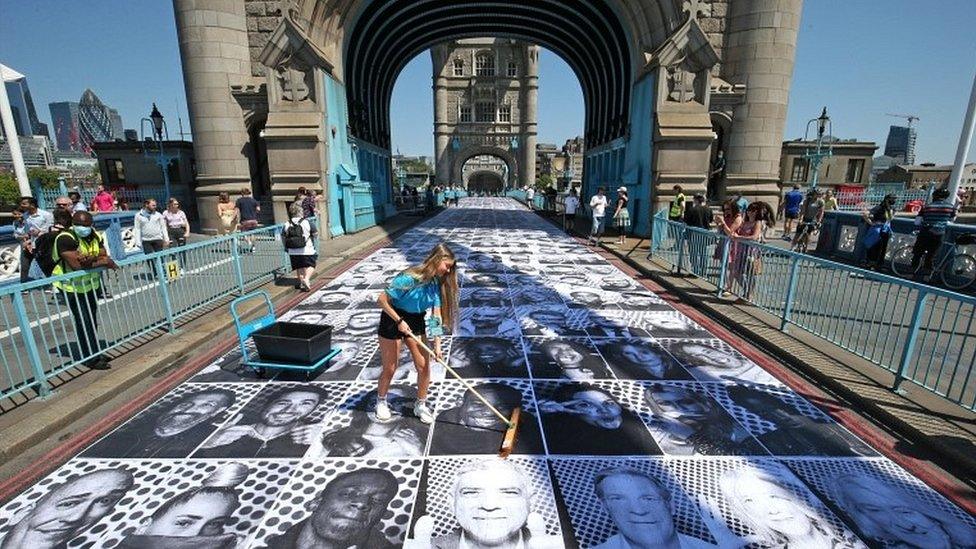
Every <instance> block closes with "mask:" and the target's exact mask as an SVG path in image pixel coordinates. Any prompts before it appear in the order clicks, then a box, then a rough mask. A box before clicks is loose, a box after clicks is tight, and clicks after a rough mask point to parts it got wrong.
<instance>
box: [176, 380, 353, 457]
mask: <svg viewBox="0 0 976 549" xmlns="http://www.w3.org/2000/svg"><path fill="white" fill-rule="evenodd" d="M340 387H341V388H340ZM344 388H345V387H344V386H338V387H335V388H334V389H333V392H335V391H342V390H343V389H344ZM330 396H331V398H330ZM338 396H340V395H335V394H332V395H330V392H329V390H328V389H326V388H325V387H324V386H322V385H312V384H284V383H282V384H274V385H269V386H267V387H265V389H264V390H263V391H262V392H261V393H259V394H258V395H257V396H255V397H254V398H253V399H251V401H250V402H248V403H247V404H246V405H245V406H244V408H243V409H242V410H241V411H240V412H239V413H237V414H235V415H234V417H233V418H232V419H231V420H230V421H228V422H227V423H226V424H225V425H223V426H221V428H220V429H218V430H217V432H215V433H214V434H213V435H212V436H211V437H210V438H208V439H207V440H206V441H204V443H203V444H201V445H200V448H199V449H198V450H197V451H196V453H194V457H201V458H214V457H234V458H261V457H294V458H297V457H301V456H303V455H304V454H305V451H306V450H308V447H309V445H310V444H311V443H312V439H313V438H314V437H315V435H316V433H317V432H318V430H319V428H318V425H317V424H318V422H319V420H320V419H321V418H322V416H323V415H324V414H325V413H327V412H328V411H331V410H332V409H333V408H334V407H335V404H336V402H337V401H338Z"/></svg>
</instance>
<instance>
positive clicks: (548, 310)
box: [516, 302, 589, 337]
mask: <svg viewBox="0 0 976 549" xmlns="http://www.w3.org/2000/svg"><path fill="white" fill-rule="evenodd" d="M516 312H517V315H518V317H519V321H520V322H521V327H522V334H523V335H526V336H549V337H556V336H585V335H586V331H585V330H584V327H585V326H586V323H587V322H588V320H589V317H588V315H587V312H586V311H582V310H579V309H569V308H567V307H564V306H563V304H562V302H560V303H558V304H550V305H537V306H535V307H520V308H518V309H517V310H516Z"/></svg>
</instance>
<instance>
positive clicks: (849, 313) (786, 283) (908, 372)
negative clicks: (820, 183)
mask: <svg viewBox="0 0 976 549" xmlns="http://www.w3.org/2000/svg"><path fill="white" fill-rule="evenodd" d="M652 256H653V257H655V258H657V259H659V260H662V261H663V262H664V263H666V264H669V265H671V267H672V268H673V269H675V270H677V271H678V272H681V271H686V272H689V273H691V274H693V275H695V276H697V277H699V278H702V279H704V280H707V281H708V282H709V283H710V284H712V285H713V286H714V287H715V288H716V291H717V292H719V293H723V292H728V293H730V294H732V295H735V296H738V297H740V298H742V299H744V300H746V301H748V302H750V303H752V304H754V305H756V306H757V307H759V308H760V309H762V310H764V311H766V312H768V313H771V314H773V315H776V316H777V317H779V318H780V323H781V324H780V328H781V329H782V330H784V331H785V330H787V329H788V328H789V327H790V326H791V325H792V326H797V327H800V328H802V329H804V330H806V331H808V332H810V333H812V334H815V335H817V336H819V337H821V338H823V339H825V340H827V341H829V342H831V343H833V344H835V345H837V346H839V347H842V348H844V349H846V350H848V351H850V352H852V353H854V354H856V355H858V356H860V357H863V358H864V359H866V360H868V361H870V362H871V363H873V364H875V365H876V366H879V367H882V368H884V369H886V370H888V371H890V372H892V373H893V374H895V382H894V386H893V389H896V390H897V389H898V388H899V387H900V386H901V384H902V383H903V382H904V381H906V380H907V381H911V382H913V383H916V384H918V385H919V386H921V387H924V388H926V389H928V390H930V391H932V392H934V393H935V394H937V395H940V396H942V397H944V398H946V399H948V400H949V401H951V402H954V403H956V404H959V405H960V406H963V407H964V408H967V409H970V410H976V374H974V371H973V370H974V365H976V325H974V320H976V298H973V297H970V296H966V295H962V294H958V293H955V292H951V291H948V290H943V289H941V288H934V287H931V286H927V285H924V284H918V283H915V282H911V281H908V280H903V279H900V278H895V277H892V276H888V275H884V274H880V273H876V272H872V271H867V270H864V269H859V268H856V267H852V266H849V265H844V264H842V263H837V262H834V261H829V260H826V259H822V258H818V257H813V256H809V255H804V254H798V253H794V252H791V251H788V250H784V249H781V248H775V247H772V246H768V245H764V244H758V243H755V242H751V241H743V240H736V241H732V240H730V239H729V238H727V237H725V236H723V235H720V234H718V233H716V232H710V231H706V230H702V229H697V228H692V227H688V226H686V225H684V224H683V223H677V222H673V221H669V220H668V219H666V218H665V217H663V216H662V215H661V214H660V213H659V214H658V215H656V216H655V217H654V236H653V238H652V239H651V253H650V255H649V256H648V257H652Z"/></svg>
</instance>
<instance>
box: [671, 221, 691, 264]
mask: <svg viewBox="0 0 976 549" xmlns="http://www.w3.org/2000/svg"><path fill="white" fill-rule="evenodd" d="M674 228H675V229H677V231H678V273H677V274H679V275H680V274H681V265H683V264H684V260H685V235H686V234H687V233H688V230H687V228H686V226H685V225H679V224H675V225H674Z"/></svg>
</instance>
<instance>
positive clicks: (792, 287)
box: [779, 255, 800, 332]
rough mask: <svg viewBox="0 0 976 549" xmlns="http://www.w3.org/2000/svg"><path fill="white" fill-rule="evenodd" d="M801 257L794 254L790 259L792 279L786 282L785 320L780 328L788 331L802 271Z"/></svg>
mask: <svg viewBox="0 0 976 549" xmlns="http://www.w3.org/2000/svg"><path fill="white" fill-rule="evenodd" d="M799 266H800V258H799V256H796V255H794V256H793V257H792V259H791V260H790V280H789V282H788V283H787V284H786V303H785V304H784V305H783V321H782V322H781V323H780V325H779V329H780V330H782V331H784V332H785V331H786V328H787V327H788V326H789V324H790V312H791V311H792V310H793V299H794V297H795V295H796V279H797V276H798V275H799V273H800V269H799Z"/></svg>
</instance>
